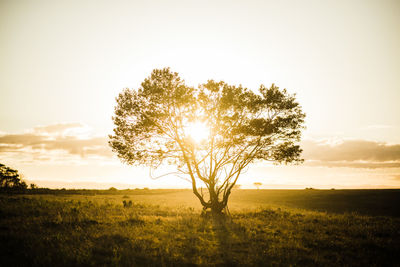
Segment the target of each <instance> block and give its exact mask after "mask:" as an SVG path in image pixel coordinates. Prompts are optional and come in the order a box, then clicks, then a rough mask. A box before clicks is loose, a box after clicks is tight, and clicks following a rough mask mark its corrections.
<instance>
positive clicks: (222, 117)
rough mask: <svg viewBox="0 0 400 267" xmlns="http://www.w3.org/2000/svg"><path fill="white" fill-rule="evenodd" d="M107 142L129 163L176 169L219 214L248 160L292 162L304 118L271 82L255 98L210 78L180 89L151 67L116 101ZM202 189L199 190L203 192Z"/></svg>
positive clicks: (170, 76)
mask: <svg viewBox="0 0 400 267" xmlns="http://www.w3.org/2000/svg"><path fill="white" fill-rule="evenodd" d="M116 101H117V105H116V106H115V116H113V121H114V124H115V128H114V134H113V135H110V136H109V137H110V141H109V144H110V146H111V147H112V149H113V151H114V152H116V153H117V154H118V157H119V158H120V159H121V160H122V161H123V162H125V163H127V164H130V165H147V166H150V168H157V167H159V166H160V165H161V164H163V163H168V164H173V165H175V166H176V172H174V173H175V174H177V175H178V176H179V177H181V178H183V179H187V180H188V181H189V182H191V184H192V190H193V193H194V194H195V195H196V197H197V198H198V199H199V201H200V203H201V204H202V205H203V208H204V209H205V210H207V209H211V211H212V212H213V213H214V214H221V213H222V211H223V209H224V208H225V207H226V206H227V203H228V199H229V196H230V194H231V191H232V188H233V187H234V186H235V184H236V182H237V180H238V178H239V176H240V175H241V174H242V173H243V172H244V171H245V170H246V169H247V167H248V166H249V164H250V163H253V162H255V161H256V160H267V161H271V162H275V163H290V162H294V163H296V162H297V163H298V162H301V161H302V160H301V159H300V153H301V151H302V150H301V148H300V147H299V145H297V144H296V142H298V141H299V140H300V136H301V129H302V128H304V126H303V124H304V118H305V114H304V113H303V112H302V109H301V106H300V105H299V104H298V103H297V102H296V99H295V96H294V95H289V94H288V93H287V91H286V89H284V90H280V89H279V88H278V87H277V86H275V85H274V84H272V86H271V87H269V88H267V87H265V86H264V85H261V86H260V88H259V93H254V92H253V91H251V90H249V89H247V88H244V87H242V86H241V85H239V86H233V85H228V84H227V83H225V82H223V81H221V82H216V81H213V80H209V81H208V82H207V83H205V84H202V85H200V86H199V87H198V88H194V87H190V86H187V85H186V84H185V83H184V81H183V80H182V79H181V78H180V77H179V76H178V73H176V72H172V71H170V69H169V68H164V69H155V70H153V72H152V73H151V75H150V76H149V77H148V78H146V79H145V80H144V81H143V83H142V84H141V87H140V88H138V89H137V90H134V89H124V90H123V91H122V92H121V93H120V94H119V96H118V97H117V98H116ZM203 187H204V188H206V190H204V191H206V192H204V191H203V190H202V188H203Z"/></svg>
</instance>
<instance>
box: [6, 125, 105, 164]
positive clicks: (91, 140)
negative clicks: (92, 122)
mask: <svg viewBox="0 0 400 267" xmlns="http://www.w3.org/2000/svg"><path fill="white" fill-rule="evenodd" d="M51 151H60V152H63V153H61V154H63V156H66V155H79V156H80V157H81V158H86V157H93V156H95V157H103V158H110V157H112V151H111V149H110V148H109V146H108V144H107V138H106V137H98V136H90V133H89V132H88V127H87V126H85V125H82V124H80V123H63V124H54V125H48V126H40V127H35V128H33V129H31V130H28V131H27V132H26V133H21V134H3V135H1V136H0V153H2V154H4V153H8V154H10V153H14V154H31V158H32V159H34V160H40V159H48V158H49V156H48V155H49V154H52V155H53V156H54V153H50V152H51ZM38 154H39V155H38ZM59 154H60V153H59Z"/></svg>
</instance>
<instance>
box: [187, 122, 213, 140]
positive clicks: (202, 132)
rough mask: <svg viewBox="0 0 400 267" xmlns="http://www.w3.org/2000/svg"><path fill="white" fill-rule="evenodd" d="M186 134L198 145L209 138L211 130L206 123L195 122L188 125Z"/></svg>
mask: <svg viewBox="0 0 400 267" xmlns="http://www.w3.org/2000/svg"><path fill="white" fill-rule="evenodd" d="M185 134H186V136H188V137H190V138H191V139H193V141H195V142H196V143H201V142H202V141H204V140H206V139H207V138H208V137H209V135H210V129H209V128H208V126H207V124H205V123H204V122H200V121H194V122H191V123H189V124H188V125H187V127H186V128H185Z"/></svg>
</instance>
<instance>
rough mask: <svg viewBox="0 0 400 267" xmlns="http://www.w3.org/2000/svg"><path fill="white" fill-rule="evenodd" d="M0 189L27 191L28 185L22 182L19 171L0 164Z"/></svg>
mask: <svg viewBox="0 0 400 267" xmlns="http://www.w3.org/2000/svg"><path fill="white" fill-rule="evenodd" d="M0 188H2V189H26V188H27V185H26V183H25V182H24V181H22V180H21V177H20V175H19V173H18V171H17V170H14V169H11V168H10V167H7V166H6V165H4V164H1V163H0Z"/></svg>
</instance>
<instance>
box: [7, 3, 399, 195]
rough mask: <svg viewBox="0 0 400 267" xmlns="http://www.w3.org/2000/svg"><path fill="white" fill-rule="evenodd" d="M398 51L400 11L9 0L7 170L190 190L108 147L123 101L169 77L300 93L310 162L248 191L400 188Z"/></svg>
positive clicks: (284, 169)
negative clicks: (155, 75)
mask: <svg viewBox="0 0 400 267" xmlns="http://www.w3.org/2000/svg"><path fill="white" fill-rule="evenodd" d="M399 47H400V2H399V1H397V0H394V1H389V0H362V1H356V0H347V1H344V0H343V1H342V0H336V1H330V0H326V1H310V0H306V1H294V0H293V1H285V0H283V1H255V0H247V1H190V0H186V1H179V0H171V1H151V0H147V1H134V0H132V1H103V0H96V1H89V0H80V1H75V0H71V1H58V0H49V1H42V0H37V1H36V0H0V162H1V163H3V164H6V165H8V166H10V167H13V168H15V169H18V170H19V171H20V173H22V174H23V175H24V177H25V179H26V180H28V181H30V182H34V183H36V184H38V185H39V186H46V187H54V188H62V187H66V188H82V187H90V188H107V187H110V186H115V187H119V188H127V187H130V188H135V187H150V188H163V187H178V188H181V187H190V185H189V184H188V183H187V182H186V181H184V180H181V179H178V178H176V177H164V178H162V179H158V180H153V179H151V178H150V177H149V170H148V169H146V168H141V167H140V168H139V167H132V166H127V165H124V164H122V163H120V162H119V160H118V159H117V158H116V156H115V155H113V153H112V152H111V150H110V148H109V147H108V145H107V140H108V137H107V136H108V134H110V133H112V129H113V122H112V120H111V117H112V115H113V110H114V106H115V104H116V102H115V97H116V96H117V95H118V93H119V92H121V90H122V89H123V88H126V87H128V88H138V87H139V86H140V83H141V82H142V81H143V80H144V79H145V78H146V77H148V76H149V74H150V73H151V71H152V70H153V69H154V68H163V67H171V69H172V70H173V71H176V72H178V73H179V74H180V76H181V77H182V78H183V79H185V81H186V83H187V84H188V85H191V86H197V85H198V84H200V83H204V82H206V81H207V80H208V79H214V80H223V81H225V82H227V83H230V84H236V85H238V84H242V85H243V86H245V87H247V88H250V89H253V90H256V89H258V87H259V86H260V84H265V85H267V86H269V85H271V84H272V83H275V84H276V85H277V86H279V87H280V88H287V90H288V91H289V92H290V93H296V95H297V99H298V101H299V102H300V104H301V105H302V107H303V110H304V111H305V113H306V115H307V117H306V126H307V129H306V130H305V131H304V134H303V140H302V142H301V146H302V148H303V149H304V153H303V158H304V159H305V162H304V164H302V165H301V166H275V165H268V164H266V163H262V162H258V163H256V164H254V165H252V166H251V168H250V169H249V170H248V172H247V173H246V174H244V175H242V177H241V178H240V179H239V182H238V183H239V184H241V185H242V186H243V187H244V188H246V187H247V188H254V186H252V184H253V183H254V182H262V183H263V186H262V188H305V187H314V188H332V187H334V188H399V187H400V116H399V114H400V107H399V104H398V103H399V100H400V49H399ZM161 171H162V170H160V172H161Z"/></svg>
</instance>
